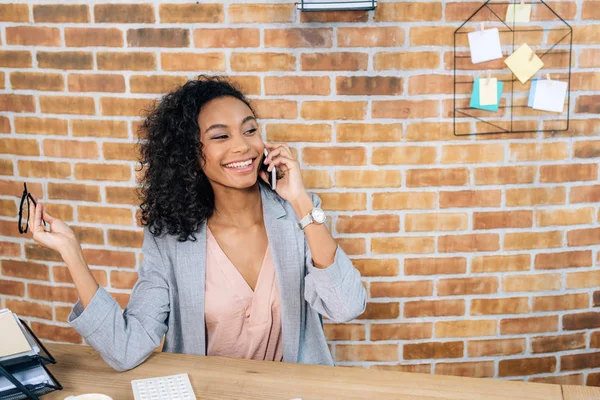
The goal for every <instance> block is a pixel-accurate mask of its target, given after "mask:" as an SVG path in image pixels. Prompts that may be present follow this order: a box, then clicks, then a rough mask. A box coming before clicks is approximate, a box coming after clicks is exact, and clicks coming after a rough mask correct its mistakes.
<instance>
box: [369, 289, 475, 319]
mask: <svg viewBox="0 0 600 400" xmlns="http://www.w3.org/2000/svg"><path fill="white" fill-rule="evenodd" d="M371 284H373V283H371ZM461 315H465V301H464V300H418V301H407V302H405V303H404V314H403V316H404V318H423V317H446V316H461Z"/></svg>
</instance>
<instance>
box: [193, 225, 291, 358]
mask: <svg viewBox="0 0 600 400" xmlns="http://www.w3.org/2000/svg"><path fill="white" fill-rule="evenodd" d="M206 254H207V257H206V288H205V306H204V316H205V321H206V331H207V352H206V354H207V355H209V356H221V357H230V358H247V359H253V360H267V361H281V360H282V359H283V346H282V337H281V308H280V301H279V300H280V298H279V286H278V284H277V279H276V277H275V267H274V264H273V259H272V257H271V251H270V248H269V246H268V245H267V250H266V253H265V256H264V259H263V263H262V267H261V269H260V272H259V275H258V280H257V282H256V287H255V288H254V291H252V289H251V288H250V286H249V285H248V283H247V282H246V280H245V279H244V277H243V276H242V275H241V274H240V272H239V271H238V270H237V268H236V267H235V266H234V265H233V263H232V262H231V260H229V258H228V257H227V255H226V254H225V253H224V252H223V250H222V249H221V247H220V246H219V243H218V242H217V240H216V239H215V237H214V235H213V234H212V232H211V231H210V229H208V227H207V229H206Z"/></svg>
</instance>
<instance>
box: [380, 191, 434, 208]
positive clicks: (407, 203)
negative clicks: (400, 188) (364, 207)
mask: <svg viewBox="0 0 600 400" xmlns="http://www.w3.org/2000/svg"><path fill="white" fill-rule="evenodd" d="M436 201H437V200H436V194H435V193H432V192H398V193H374V194H373V206H372V207H373V210H398V209H407V210H420V209H433V208H435V207H436Z"/></svg>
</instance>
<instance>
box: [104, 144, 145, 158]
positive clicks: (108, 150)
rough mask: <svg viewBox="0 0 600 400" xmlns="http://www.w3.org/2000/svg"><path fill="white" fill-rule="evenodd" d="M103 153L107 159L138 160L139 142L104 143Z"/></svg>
mask: <svg viewBox="0 0 600 400" xmlns="http://www.w3.org/2000/svg"><path fill="white" fill-rule="evenodd" d="M102 154H104V159H105V160H125V161H136V159H137V156H138V154H137V144H135V143H110V142H104V143H103V144H102Z"/></svg>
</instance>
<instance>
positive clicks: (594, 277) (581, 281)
mask: <svg viewBox="0 0 600 400" xmlns="http://www.w3.org/2000/svg"><path fill="white" fill-rule="evenodd" d="M596 286H600V272H599V271H597V270H593V271H585V272H572V273H568V274H567V284H566V287H567V289H580V288H588V287H591V288H593V287H596Z"/></svg>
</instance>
